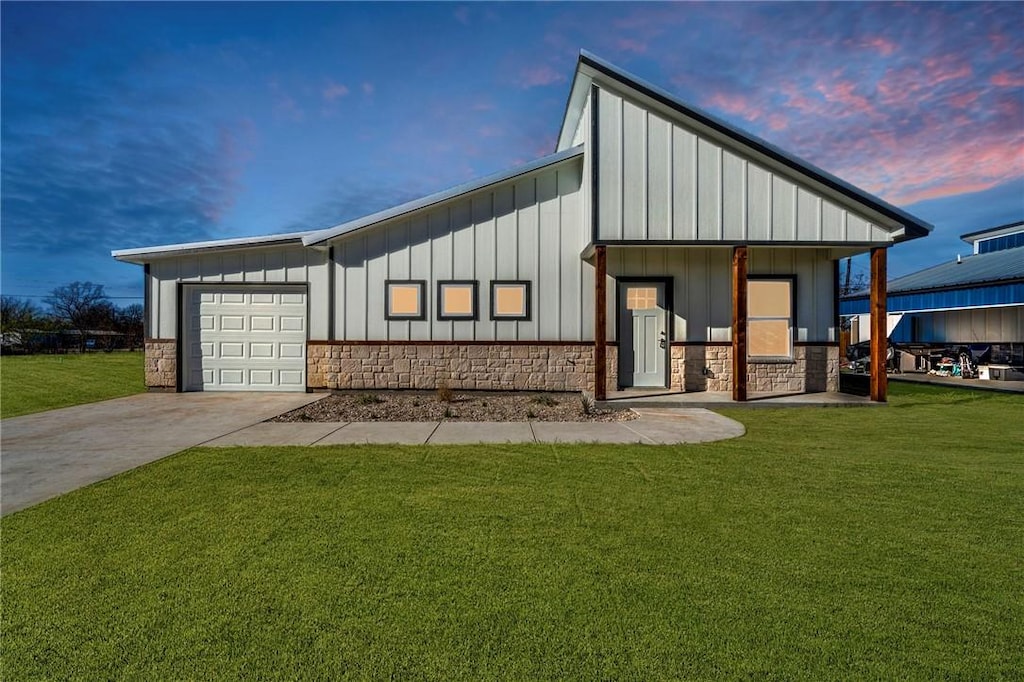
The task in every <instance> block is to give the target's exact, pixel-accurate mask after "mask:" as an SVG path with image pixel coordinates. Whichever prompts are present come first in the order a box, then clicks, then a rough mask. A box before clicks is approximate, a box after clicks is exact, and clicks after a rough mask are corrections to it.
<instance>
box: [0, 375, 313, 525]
mask: <svg viewBox="0 0 1024 682" xmlns="http://www.w3.org/2000/svg"><path fill="white" fill-rule="evenodd" d="M322 397H323V395H318V394H311V393H143V394H140V395H133V396H128V397H126V398H115V399H114V400H105V401H103V402H99V403H91V404H89V405H77V406H75V407H66V408H64V409H61V410H51V411H49V412H40V413H38V414H30V415H26V416H24V417H14V418H12V419H5V420H3V421H2V422H0V513H3V514H9V513H10V512H13V511H17V510H19V509H24V508H25V507H29V506H31V505H33V504H37V503H39V502H42V501H43V500H48V499H50V498H51V497H56V496H57V495H62V494H64V493H66V492H69V491H71V490H75V489H76V488H81V487H82V486H85V485H89V484H90V483H95V482H96V481H102V480H103V479H105V478H109V477H111V476H113V475H114V474H118V473H121V472H122V471H127V470H129V469H133V468H135V467H137V466H139V465H141V464H146V463H147V462H152V461H154V460H157V459H160V458H161V457H166V456H167V455H170V454H173V453H175V452H178V451H180V450H184V449H185V448H189V447H192V446H195V445H200V444H202V443H205V442H207V441H211V440H214V439H216V438H220V437H221V436H224V435H227V434H229V433H232V432H234V431H237V430H239V429H244V428H245V427H247V426H252V425H253V424H257V423H259V422H261V421H263V420H265V419H269V418H270V417H273V416H275V415H278V414H281V413H282V412H287V411H288V410H293V409H295V408H298V407H301V406H303V405H306V404H308V403H311V402H313V401H314V400H318V399H319V398H322Z"/></svg>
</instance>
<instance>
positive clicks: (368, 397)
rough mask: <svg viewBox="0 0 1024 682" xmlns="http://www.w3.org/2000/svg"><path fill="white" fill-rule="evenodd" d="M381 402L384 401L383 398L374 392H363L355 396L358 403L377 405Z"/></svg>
mask: <svg viewBox="0 0 1024 682" xmlns="http://www.w3.org/2000/svg"><path fill="white" fill-rule="evenodd" d="M382 402H384V398H381V397H380V396H379V395H377V394H375V393H364V394H362V395H361V396H359V397H358V398H356V403H358V404H359V405H377V404H378V403H382Z"/></svg>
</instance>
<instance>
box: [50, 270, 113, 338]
mask: <svg viewBox="0 0 1024 682" xmlns="http://www.w3.org/2000/svg"><path fill="white" fill-rule="evenodd" d="M44 301H45V302H46V304H47V305H48V306H50V311H51V312H52V314H53V317H54V318H55V319H56V320H57V321H59V322H61V323H63V324H65V325H67V326H68V327H69V328H71V329H73V330H75V331H77V332H78V334H79V341H78V342H79V350H83V351H84V350H85V332H86V331H87V330H89V329H91V328H96V327H101V328H102V327H105V328H108V329H109V328H110V326H112V322H113V310H114V307H113V305H112V304H111V303H110V299H108V298H107V295H106V293H104V291H103V285H102V284H93V283H92V282H72V283H71V284H65V285H63V286H59V287H57V288H56V289H54V290H53V291H51V292H50V295H49V296H48V297H46V298H45V299H44Z"/></svg>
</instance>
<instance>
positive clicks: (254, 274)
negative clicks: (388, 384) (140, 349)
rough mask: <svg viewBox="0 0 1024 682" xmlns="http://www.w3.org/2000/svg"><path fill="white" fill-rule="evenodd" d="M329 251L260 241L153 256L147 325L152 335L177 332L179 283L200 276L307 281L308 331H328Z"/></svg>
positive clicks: (209, 280) (226, 279) (207, 280)
mask: <svg viewBox="0 0 1024 682" xmlns="http://www.w3.org/2000/svg"><path fill="white" fill-rule="evenodd" d="M327 280H328V265H327V253H326V252H324V251H317V250H314V249H307V248H304V247H302V246H274V247H258V248H249V249H245V250H237V251H221V252H212V253H205V254H192V255H187V256H176V257H169V258H158V259H155V260H153V261H152V263H151V265H150V268H149V277H148V278H147V279H146V287H148V289H149V297H150V298H149V300H150V308H149V310H148V311H147V314H148V315H149V325H150V326H149V328H150V330H151V332H150V333H151V335H152V336H153V337H155V338H164V339H173V338H176V337H177V334H178V331H177V324H178V294H177V291H178V283H179V282H203V283H216V282H223V283H226V284H239V283H260V284H262V283H283V284H285V283H294V284H308V307H309V336H310V338H324V336H325V335H326V334H327V310H328V301H327V296H328V293H329V292H328V288H329V287H328V284H327Z"/></svg>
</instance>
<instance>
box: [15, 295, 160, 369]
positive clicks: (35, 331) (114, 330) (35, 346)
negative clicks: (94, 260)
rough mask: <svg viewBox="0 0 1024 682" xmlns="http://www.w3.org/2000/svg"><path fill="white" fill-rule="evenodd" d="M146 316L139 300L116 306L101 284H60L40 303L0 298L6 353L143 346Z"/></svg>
mask: <svg viewBox="0 0 1024 682" xmlns="http://www.w3.org/2000/svg"><path fill="white" fill-rule="evenodd" d="M144 316H145V308H144V307H143V306H142V304H141V303H133V304H131V305H126V306H116V305H114V303H113V302H112V301H111V300H110V297H109V296H107V294H106V292H104V290H103V285H102V284H94V283H92V282H71V283H70V284H65V285H63V286H59V287H57V288H55V289H53V290H52V291H50V295H49V296H47V297H46V298H44V299H43V305H42V306H38V305H36V304H35V303H33V302H32V301H29V300H26V299H22V298H17V297H14V296H2V297H0V332H2V333H3V350H4V352H9V351H22V352H39V351H44V350H50V351H58V352H59V351H66V350H73V349H77V350H79V351H85V350H87V349H88V348H98V349H106V350H112V349H114V348H128V349H134V348H139V347H141V346H142V342H143V318H144Z"/></svg>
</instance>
